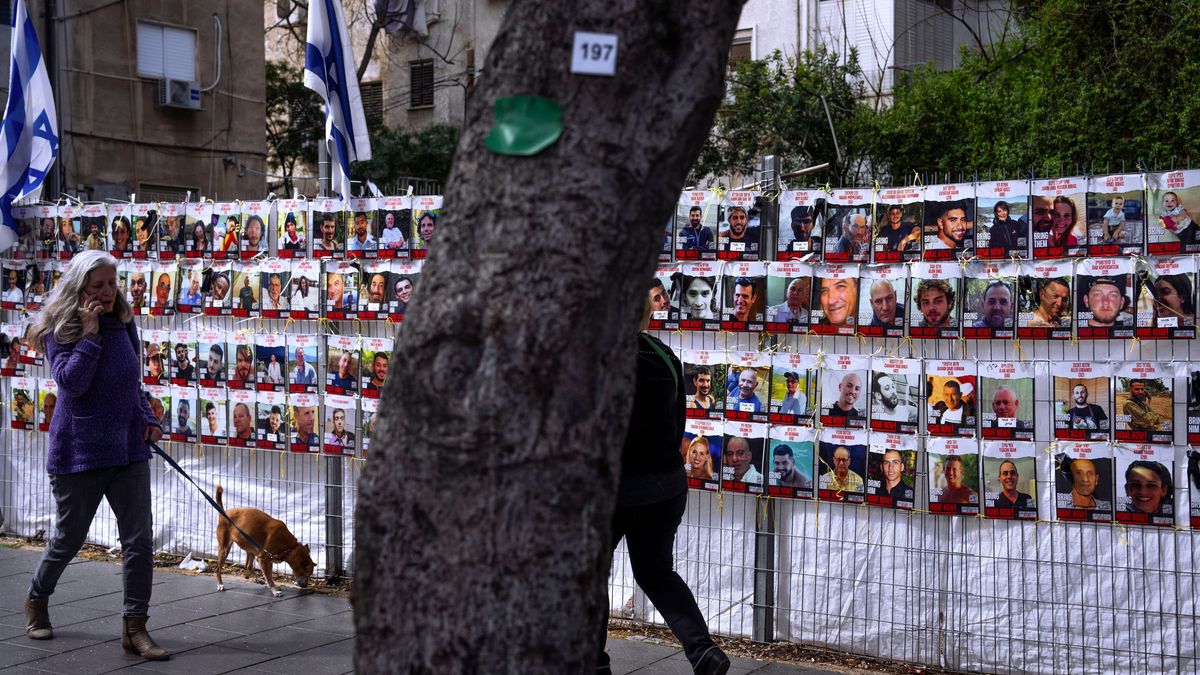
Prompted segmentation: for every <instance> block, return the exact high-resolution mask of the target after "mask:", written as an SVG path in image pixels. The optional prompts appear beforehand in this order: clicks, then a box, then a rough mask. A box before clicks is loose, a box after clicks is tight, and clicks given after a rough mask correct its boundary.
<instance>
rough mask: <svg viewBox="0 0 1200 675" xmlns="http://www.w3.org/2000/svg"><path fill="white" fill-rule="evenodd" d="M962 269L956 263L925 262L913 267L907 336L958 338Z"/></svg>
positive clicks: (915, 264)
mask: <svg viewBox="0 0 1200 675" xmlns="http://www.w3.org/2000/svg"><path fill="white" fill-rule="evenodd" d="M962 274H963V269H962V266H961V265H959V264H958V263H957V262H922V263H914V264H913V266H912V281H911V282H910V285H909V288H911V289H912V290H911V292H912V300H911V301H910V302H909V303H908V307H909V313H908V333H909V336H910V337H914V338H933V339H957V338H958V326H959V312H960V311H961V309H960V306H959V303H960V302H961V300H960V299H961V297H962V281H963V279H962Z"/></svg>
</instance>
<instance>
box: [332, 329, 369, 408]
mask: <svg viewBox="0 0 1200 675" xmlns="http://www.w3.org/2000/svg"><path fill="white" fill-rule="evenodd" d="M325 340H326V342H325V393H326V394H336V395H338V396H354V395H357V394H358V378H359V374H358V373H359V364H360V362H361V361H362V357H361V355H360V352H359V350H360V341H359V337H358V336H357V335H327V336H325Z"/></svg>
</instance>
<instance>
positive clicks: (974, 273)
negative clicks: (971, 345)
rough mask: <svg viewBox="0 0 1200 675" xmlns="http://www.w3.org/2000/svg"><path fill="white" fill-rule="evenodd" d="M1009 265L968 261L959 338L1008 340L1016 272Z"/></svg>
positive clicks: (1012, 331) (1013, 327)
mask: <svg viewBox="0 0 1200 675" xmlns="http://www.w3.org/2000/svg"><path fill="white" fill-rule="evenodd" d="M1019 269H1020V265H1019V264H1017V263H1011V262H995V261H989V262H970V263H967V269H966V279H965V282H966V283H965V286H966V295H965V297H964V298H963V320H962V332H963V337H964V338H968V339H990V340H1008V339H1011V338H1012V337H1013V336H1014V335H1015V334H1016V321H1017V317H1016V304H1017V273H1018V271H1019Z"/></svg>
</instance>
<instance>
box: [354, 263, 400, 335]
mask: <svg viewBox="0 0 1200 675" xmlns="http://www.w3.org/2000/svg"><path fill="white" fill-rule="evenodd" d="M391 269H392V263H391V261H390V260H368V261H365V262H363V263H362V288H360V289H359V292H358V318H360V319H363V320H365V321H374V320H376V319H379V318H383V317H381V316H380V315H381V314H386V313H387V311H388V304H387V294H388V287H389V286H391V276H392V272H391Z"/></svg>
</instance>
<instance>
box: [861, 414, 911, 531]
mask: <svg viewBox="0 0 1200 675" xmlns="http://www.w3.org/2000/svg"><path fill="white" fill-rule="evenodd" d="M869 440H870V445H869V448H868V450H869V453H868V456H867V496H866V501H867V503H868V504H870V505H872V506H883V507H887V508H894V509H904V510H908V511H911V510H912V509H913V508H915V507H916V494H917V489H916V486H917V439H916V437H914V436H910V435H908V434H892V433H887V432H881V431H872V432H871V435H870V439H869Z"/></svg>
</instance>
